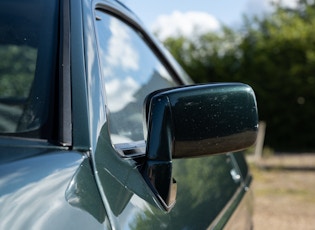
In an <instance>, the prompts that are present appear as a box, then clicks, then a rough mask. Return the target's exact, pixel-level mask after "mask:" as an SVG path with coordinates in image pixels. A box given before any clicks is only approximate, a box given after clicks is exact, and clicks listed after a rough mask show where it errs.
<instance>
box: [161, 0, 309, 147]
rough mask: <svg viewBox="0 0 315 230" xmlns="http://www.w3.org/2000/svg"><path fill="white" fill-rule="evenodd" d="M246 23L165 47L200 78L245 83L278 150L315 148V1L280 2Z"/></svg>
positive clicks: (269, 139) (169, 42) (175, 40)
mask: <svg viewBox="0 0 315 230" xmlns="http://www.w3.org/2000/svg"><path fill="white" fill-rule="evenodd" d="M274 7H275V10H274V13H272V14H271V15H268V16H265V17H263V18H246V17H245V18H244V23H243V27H242V29H240V30H233V29H230V28H228V27H224V28H223V30H222V32H220V33H218V34H214V33H208V34H204V35H202V36H199V37H198V38H194V39H188V38H183V37H181V38H169V39H167V40H165V45H166V47H167V48H169V49H170V51H171V53H172V54H173V55H174V56H175V58H177V59H178V60H179V62H180V64H182V66H183V67H184V68H185V69H186V71H187V72H188V73H189V74H190V76H192V78H193V79H194V80H195V81H196V82H217V81H221V82H222V81H223V82H224V81H241V82H245V83H248V84H250V85H251V86H252V87H253V88H254V90H255V92H256V95H257V101H258V107H259V115H260V119H261V120H265V121H266V122H267V135H266V144H267V145H269V146H271V147H273V148H275V149H277V150H292V151H293V150H300V151H301V150H310V149H312V150H313V149H314V148H315V142H314V141H313V136H315V135H314V134H315V123H314V122H312V119H313V117H315V110H314V108H313V102H315V90H314V89H315V87H314V86H315V30H314V28H315V5H314V3H308V2H307V1H301V2H300V3H299V5H298V7H297V8H296V9H287V8H284V7H282V6H280V5H275V6H274Z"/></svg>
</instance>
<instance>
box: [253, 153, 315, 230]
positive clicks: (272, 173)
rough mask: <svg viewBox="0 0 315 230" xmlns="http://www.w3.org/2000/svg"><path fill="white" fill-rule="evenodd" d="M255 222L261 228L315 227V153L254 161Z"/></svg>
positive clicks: (270, 157)
mask: <svg viewBox="0 0 315 230" xmlns="http://www.w3.org/2000/svg"><path fill="white" fill-rule="evenodd" d="M249 162H250V168H251V172H252V174H253V176H254V182H253V186H252V188H253V191H254V196H255V212H254V223H255V230H257V229H258V230H259V229H306V230H307V229H315V227H314V226H315V218H314V217H315V196H314V193H315V154H296V155H292V154H290V155H285V154H281V155H277V154H275V155H273V156H269V157H267V158H263V159H262V160H261V161H259V162H253V160H252V159H251V158H250V157H249Z"/></svg>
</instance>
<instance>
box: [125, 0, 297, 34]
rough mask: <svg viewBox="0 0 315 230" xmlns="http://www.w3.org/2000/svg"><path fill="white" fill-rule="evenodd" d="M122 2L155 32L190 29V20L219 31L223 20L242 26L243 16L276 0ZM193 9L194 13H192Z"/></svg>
mask: <svg viewBox="0 0 315 230" xmlns="http://www.w3.org/2000/svg"><path fill="white" fill-rule="evenodd" d="M121 1H122V2H123V3H124V4H126V5H127V6H128V7H129V8H130V9H131V10H133V11H134V12H135V13H136V14H137V15H138V16H139V17H140V19H141V20H142V21H143V22H144V23H145V25H146V26H147V27H148V28H149V29H151V30H153V31H154V30H157V28H159V29H161V28H162V29H163V30H164V29H166V30H167V29H169V31H171V30H172V31H174V28H175V27H176V28H177V27H181V28H183V30H186V31H187V27H189V24H190V23H195V24H198V25H199V24H203V25H201V26H208V27H207V28H210V29H211V28H212V29H213V30H216V29H217V26H218V25H220V24H221V23H223V24H225V25H228V26H230V27H235V26H238V25H240V23H241V22H242V15H244V14H246V15H253V14H255V15H257V14H262V13H265V12H270V10H271V7H270V4H269V3H270V1H272V0H208V1H207V0H194V1H193V0H157V1H148V0H121ZM273 1H281V2H282V3H283V4H285V5H287V6H294V4H295V2H296V1H297V0H273ZM192 12H193V14H189V13H192ZM205 15H207V16H208V20H207V19H206V18H205ZM199 16H200V17H199ZM161 18H163V19H164V20H163V19H161ZM198 18H199V19H198ZM209 24H211V25H209ZM185 28H186V29H185ZM188 32H189V31H188Z"/></svg>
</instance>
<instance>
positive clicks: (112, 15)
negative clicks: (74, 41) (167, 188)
mask: <svg viewBox="0 0 315 230" xmlns="http://www.w3.org/2000/svg"><path fill="white" fill-rule="evenodd" d="M83 28H84V44H85V59H86V64H85V67H86V73H87V87H88V98H89V121H90V131H91V134H90V136H91V137H90V141H91V157H92V160H93V167H94V170H95V176H96V180H97V182H98V186H99V189H100V191H101V194H102V198H103V202H104V205H105V207H106V212H107V215H108V218H109V221H110V223H111V226H112V228H113V229H205V228H216V227H217V228H221V227H223V226H224V225H225V224H226V222H227V221H228V219H229V218H230V216H231V215H232V213H233V211H234V210H235V209H236V206H237V205H238V203H239V202H240V200H242V197H243V196H244V194H245V193H246V190H245V189H244V184H243V181H242V176H241V172H240V170H239V168H238V166H237V164H236V161H235V160H233V158H231V156H230V155H229V154H224V155H215V156H211V157H202V158H193V159H177V160H173V162H172V167H173V176H174V178H175V180H176V181H177V186H178V187H177V198H176V204H175V205H174V207H170V208H169V209H167V210H166V209H165V208H163V204H161V201H160V200H159V199H158V197H157V196H156V193H155V192H154V191H153V190H152V188H150V186H148V184H147V182H146V181H145V180H144V178H143V176H142V175H141V173H140V171H141V169H142V166H143V161H144V156H145V148H146V142H145V138H146V133H145V132H144V131H143V123H144V120H143V117H144V116H143V103H144V100H145V98H146V96H147V95H148V94H149V93H151V92H153V91H156V90H159V89H164V88H169V87H174V86H178V85H180V84H185V83H187V82H188V81H187V80H185V79H187V78H186V77H184V76H183V75H182V74H179V72H178V69H176V67H174V66H173V65H171V64H170V61H169V59H168V57H167V56H165V54H164V53H163V51H162V50H161V49H159V47H158V45H157V44H156V43H155V42H154V41H153V40H152V38H151V36H150V35H148V34H147V33H146V32H145V30H144V29H143V28H142V26H141V24H140V23H139V22H138V20H137V18H136V17H135V16H134V15H133V14H132V13H131V12H130V11H129V10H128V9H126V8H124V7H123V6H122V5H120V4H119V3H117V2H115V1H92V4H91V3H90V2H89V1H88V0H84V1H83Z"/></svg>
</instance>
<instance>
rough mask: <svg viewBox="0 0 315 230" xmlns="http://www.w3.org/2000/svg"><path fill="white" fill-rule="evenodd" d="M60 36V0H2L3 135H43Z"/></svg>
mask: <svg viewBox="0 0 315 230" xmlns="http://www.w3.org/2000/svg"><path fill="white" fill-rule="evenodd" d="M57 39H58V2H57V0H55V1H54V0H51V1H44V0H28V1H25V0H2V1H1V2H0V60H1V61H0V134H5V135H14V136H21V135H22V134H23V136H28V137H36V138H41V135H42V134H41V133H42V132H39V129H40V127H42V126H43V124H44V123H45V122H46V120H47V114H49V112H48V108H49V106H50V104H49V101H50V100H49V93H50V92H51V91H50V87H51V79H52V78H53V76H54V74H55V71H54V69H55V67H56V62H55V60H56V55H57V44H58V40H57Z"/></svg>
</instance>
